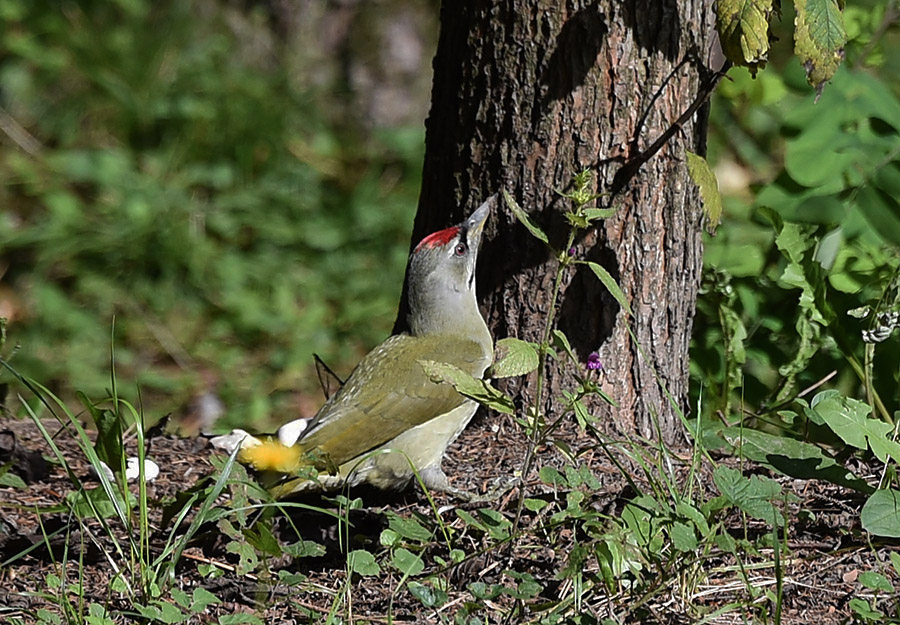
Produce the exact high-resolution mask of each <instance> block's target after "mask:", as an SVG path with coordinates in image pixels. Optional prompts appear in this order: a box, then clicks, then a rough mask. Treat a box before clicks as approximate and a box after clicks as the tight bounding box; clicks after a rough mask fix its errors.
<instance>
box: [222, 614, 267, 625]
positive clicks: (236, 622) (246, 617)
mask: <svg viewBox="0 0 900 625" xmlns="http://www.w3.org/2000/svg"><path fill="white" fill-rule="evenodd" d="M219 625H264V624H263V621H261V620H260V618H259V617H258V616H254V615H253V614H225V615H223V616H220V617H219Z"/></svg>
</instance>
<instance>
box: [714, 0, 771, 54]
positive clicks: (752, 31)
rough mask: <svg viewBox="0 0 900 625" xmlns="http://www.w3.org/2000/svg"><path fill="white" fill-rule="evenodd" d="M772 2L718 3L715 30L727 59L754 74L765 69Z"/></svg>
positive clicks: (730, 0) (741, 0)
mask: <svg viewBox="0 0 900 625" xmlns="http://www.w3.org/2000/svg"><path fill="white" fill-rule="evenodd" d="M771 16H772V0H719V1H718V2H717V3H716V30H718V31H719V41H720V42H721V43H722V52H724V53H725V57H726V58H727V59H728V60H729V61H731V62H732V63H734V64H735V65H740V66H743V67H749V68H750V69H751V70H752V71H755V70H756V69H758V68H762V67H765V66H766V57H767V55H768V53H769V20H770V19H771Z"/></svg>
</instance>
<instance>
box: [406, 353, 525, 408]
mask: <svg viewBox="0 0 900 625" xmlns="http://www.w3.org/2000/svg"><path fill="white" fill-rule="evenodd" d="M419 365H421V367H422V368H423V369H424V370H425V375H427V376H428V377H429V378H431V381H432V382H434V383H435V384H449V385H451V386H452V387H453V388H455V389H456V392H457V393H459V394H460V395H464V396H465V397H468V398H470V399H474V400H475V401H477V402H478V403H480V404H482V405H484V406H487V407H488V408H493V409H494V410H496V411H497V412H501V413H503V414H513V410H514V408H515V406H514V404H513V401H512V399H511V398H510V397H509V395H507V394H506V393H504V392H503V391H501V390H499V389H496V388H494V387H493V386H491V385H490V384H488V383H487V382H485V381H484V380H479V379H478V378H473V377H472V376H471V375H469V374H468V373H466V372H465V371H463V370H462V369H459V368H457V367H454V366H453V365H451V364H449V363H446V362H435V361H433V360H420V361H419Z"/></svg>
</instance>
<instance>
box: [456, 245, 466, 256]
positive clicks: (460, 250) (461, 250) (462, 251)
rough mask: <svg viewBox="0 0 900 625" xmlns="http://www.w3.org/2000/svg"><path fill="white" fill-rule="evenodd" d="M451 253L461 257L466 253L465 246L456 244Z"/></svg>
mask: <svg viewBox="0 0 900 625" xmlns="http://www.w3.org/2000/svg"><path fill="white" fill-rule="evenodd" d="M453 253H454V254H456V255H457V256H462V255H463V254H465V253H466V244H465V243H457V244H456V248H455V249H454V250H453Z"/></svg>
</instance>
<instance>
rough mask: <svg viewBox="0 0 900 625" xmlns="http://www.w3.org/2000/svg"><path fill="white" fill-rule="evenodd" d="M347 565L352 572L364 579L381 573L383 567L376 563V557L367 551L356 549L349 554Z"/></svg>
mask: <svg viewBox="0 0 900 625" xmlns="http://www.w3.org/2000/svg"><path fill="white" fill-rule="evenodd" d="M347 564H348V566H349V567H350V571H352V572H353V573H358V574H360V575H362V576H364V577H368V576H372V575H378V574H379V573H381V567H380V566H378V563H377V562H375V556H373V555H372V554H371V553H369V552H368V551H366V550H365V549H356V550H354V551H351V552H350V553H349V554H347Z"/></svg>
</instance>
